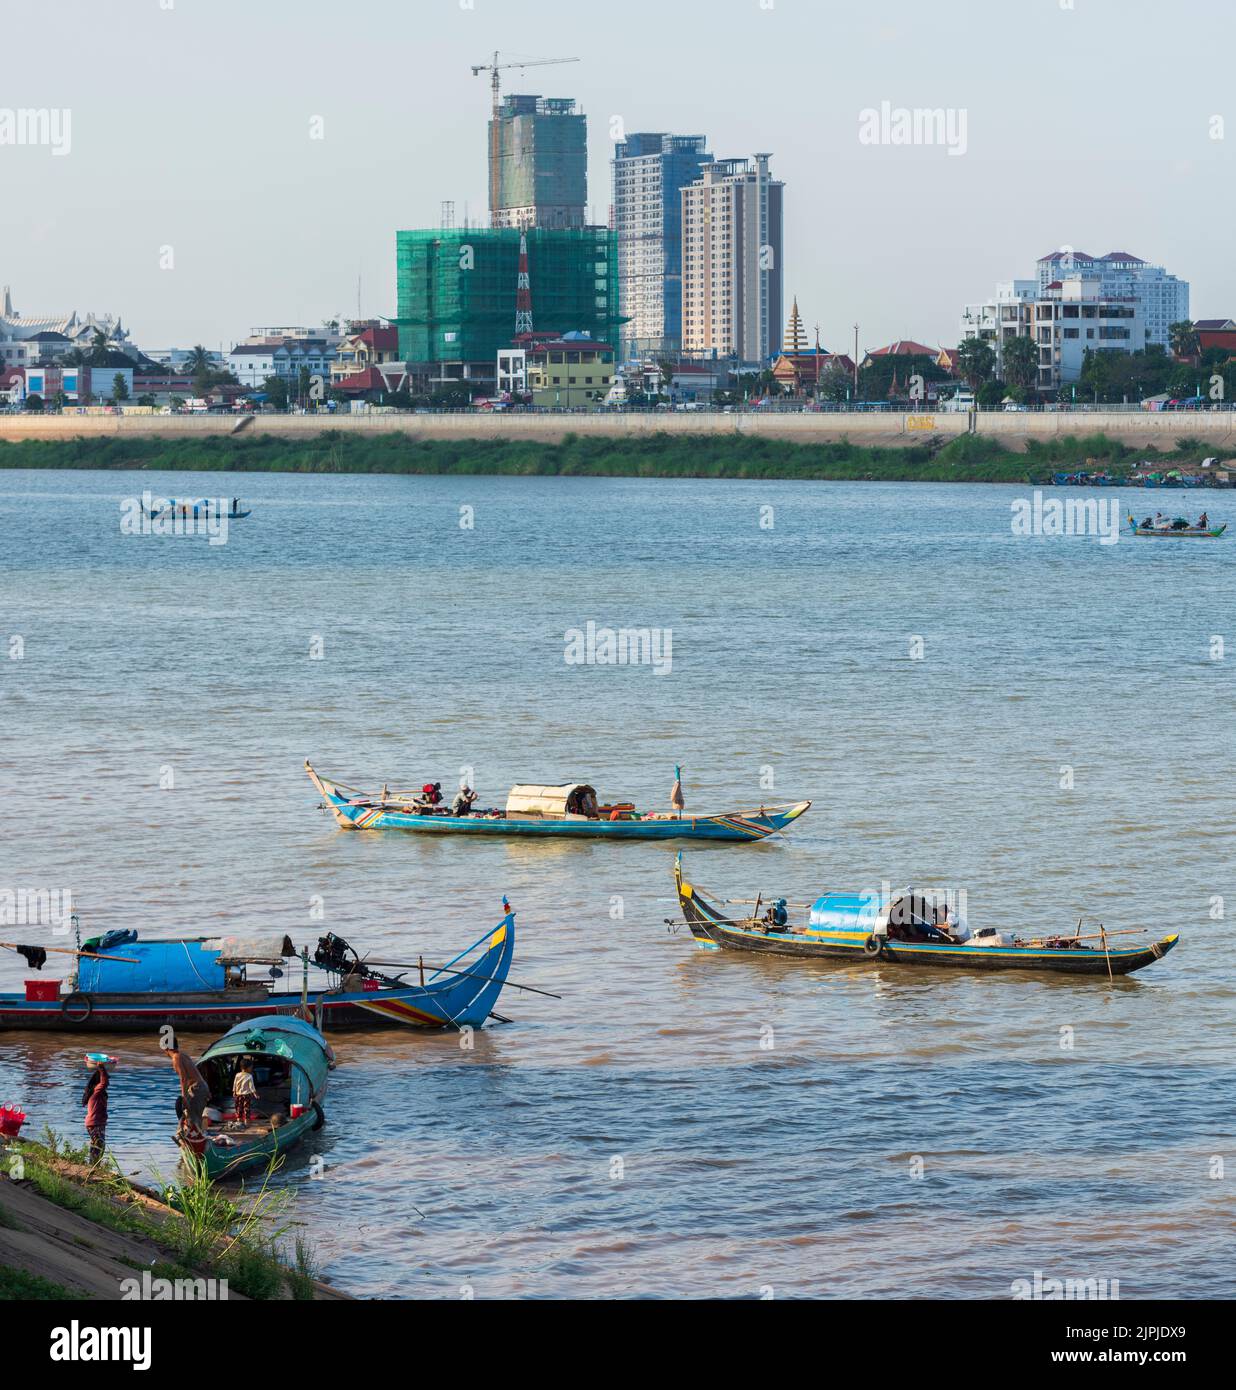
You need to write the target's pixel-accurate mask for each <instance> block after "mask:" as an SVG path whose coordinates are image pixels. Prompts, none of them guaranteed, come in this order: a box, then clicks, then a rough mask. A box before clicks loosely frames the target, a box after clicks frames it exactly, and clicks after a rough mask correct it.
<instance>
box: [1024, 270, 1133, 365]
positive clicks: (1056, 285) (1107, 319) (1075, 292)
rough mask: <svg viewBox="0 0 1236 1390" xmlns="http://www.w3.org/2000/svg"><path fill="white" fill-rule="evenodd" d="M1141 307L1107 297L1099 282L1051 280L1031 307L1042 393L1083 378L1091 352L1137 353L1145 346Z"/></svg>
mask: <svg viewBox="0 0 1236 1390" xmlns="http://www.w3.org/2000/svg"><path fill="white" fill-rule="evenodd" d="M1142 312H1143V310H1142V304H1141V302H1140V301H1139V300H1137V299H1134V298H1121V297H1117V296H1114V295H1111V294H1108V293H1107V292H1106V291H1105V290H1104V288H1103V281H1102V280H1101V279H1099V278H1097V277H1096V278H1094V279H1088V278H1085V277H1079V276H1070V277H1069V278H1068V279H1067V280H1053V281H1052V282H1051V283H1050V284H1048V285H1047V286H1046V288H1045V289H1043V290H1042V291H1040V294H1039V296H1038V298H1037V299H1036V300H1035V301H1034V304H1033V306H1032V313H1031V320H1030V336H1031V337H1032V338H1033V339H1034V342H1035V343H1036V345H1037V346H1038V349H1039V379H1038V383H1037V385H1038V388H1039V390H1041V391H1043V390H1059V389H1060V388H1061V387H1062V386H1066V385H1069V384H1071V383H1073V382H1075V381H1076V380H1077V379H1078V377H1079V376H1080V375H1081V370H1082V367H1083V365H1084V364H1085V359H1086V353H1087V352H1136V351H1138V349H1140V348H1143V347H1145V345H1146V341H1147V339H1146V325H1145V320H1144V319H1143V317H1142Z"/></svg>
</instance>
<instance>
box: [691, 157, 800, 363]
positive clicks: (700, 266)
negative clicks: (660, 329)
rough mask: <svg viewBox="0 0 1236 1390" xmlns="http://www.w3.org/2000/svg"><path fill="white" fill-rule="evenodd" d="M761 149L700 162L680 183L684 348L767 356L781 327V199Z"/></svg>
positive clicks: (753, 359)
mask: <svg viewBox="0 0 1236 1390" xmlns="http://www.w3.org/2000/svg"><path fill="white" fill-rule="evenodd" d="M769 158H770V156H769V155H767V154H756V155H752V156H751V158H750V159H723V160H717V161H715V162H714V163H711V164H706V165H704V166H703V168H702V169H701V170H700V176H699V178H698V179H696V181H695V182H694V183H691V184H688V185H687V186H686V187H685V188H683V190H682V247H683V260H682V351H683V355H684V356H686V357H730V358H734V359H736V360H737V361H739V362H744V363H761V362H765V361H767V359H768V358H769V357H770V356H771V354H772V353H773V352H774V350H775V349H776V346H777V341H778V335H779V333H780V331H781V313H782V309H781V304H782V269H781V243H782V203H783V196H782V195H783V193H784V189H785V185H784V184H783V183H781V182H780V181H779V180H777V179H773V178H771V177H770V176H769V172H768V161H769Z"/></svg>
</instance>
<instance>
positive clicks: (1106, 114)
mask: <svg viewBox="0 0 1236 1390" xmlns="http://www.w3.org/2000/svg"><path fill="white" fill-rule="evenodd" d="M1234 41H1236V3H1234V0H1175V2H1174V3H1172V4H1170V5H1169V4H1165V3H1163V0H879V3H873V2H872V0H867V3H856V0H844V3H843V0H621V3H609V2H608V0H349V3H347V4H332V3H327V2H326V0H39V3H38V4H30V3H29V0H0V73H3V77H2V78H0V285H2V284H8V285H10V286H11V287H12V295H13V302H14V305H15V307H16V308H17V309H18V310H19V311H20V312H21V313H24V314H53V313H55V314H59V313H67V312H68V311H69V310H71V309H76V310H78V311H79V312H85V311H87V310H94V311H95V312H99V313H103V312H109V313H119V314H121V315H122V316H123V319H124V322H125V324H126V326H127V327H129V328H130V329H131V331H132V332H133V335H134V338H135V340H136V341H137V342H138V343H139V344H140V345H141V346H143V347H147V348H159V347H172V346H188V345H192V344H193V343H196V342H203V343H205V344H206V345H207V346H209V347H220V346H223V347H229V346H231V344H232V343H233V342H234V341H236V340H237V339H238V338H241V337H244V336H245V335H246V334H247V333H248V331H249V329H250V328H251V327H253V326H257V325H267V324H299V323H307V324H318V323H321V321H322V320H323V319H325V318H328V317H332V316H334V315H336V314H339V313H342V314H344V315H346V316H353V315H355V314H356V313H357V310H358V307H359V310H360V312H361V314H363V315H364V316H366V317H369V316H378V315H382V314H393V313H394V312H395V265H394V261H395V232H396V230H397V229H399V228H404V227H423V226H430V227H432V226H437V225H439V224H440V219H441V208H442V203H443V201H444V200H446V199H450V200H453V201H454V204H455V216H456V219H457V220H458V221H462V220H463V219H464V217H465V214H466V215H467V216H469V217H470V218H471V219H472V220H473V221H474V222H476V223H480V224H482V225H483V224H484V220H485V218H486V214H487V208H486V120H487V118H488V114H489V105H490V92H489V82H488V74H482V75H481V76H480V77H475V76H473V75H472V73H471V71H470V66H471V64H473V63H484V62H488V61H490V59H491V55H492V53H493V51H494V50H495V49H497V50H498V51H499V52H500V53H501V54H502V60H503V61H508V60H510V59H512V58H518V57H522V58H530V57H540V58H551V57H552V58H565V57H575V58H578V59H579V61H578V62H575V63H570V64H564V65H562V66H559V67H546V68H529V69H527V70H526V71H525V72H523V73H522V74H521V72H520V71H519V69H511V70H508V71H506V72H504V73H503V74H502V78H503V89H504V91H508V92H538V93H541V94H542V95H547V96H573V97H575V98H576V99H577V100H578V102H579V103H580V107H581V109H582V110H583V111H584V112H585V113H586V115H587V117H588V134H589V202H590V205H591V208H592V211H593V216H594V217H595V218H596V220H598V221H605V220H608V216H609V203H610V163H609V161H610V157H611V154H612V149H613V135H614V134H617V135H619V136H621V134H622V133H623V132H627V133H629V132H634V131H639V130H669V131H672V132H675V133H678V134H703V135H706V136H707V137H708V142H709V148H710V149H711V151H712V152H713V154H714V155H716V156H718V157H723V158H724V157H736V156H741V155H746V154H750V153H753V152H755V151H757V150H758V151H764V150H766V151H771V153H772V161H771V164H772V171H773V173H774V175H775V176H776V177H778V178H781V179H783V180H784V182H785V185H786V191H785V200H786V202H785V207H786V226H785V245H784V253H783V264H784V270H785V293H786V303H787V306H788V304H789V301H790V299H791V298H792V297H797V299H798V304H799V308H800V310H801V313H802V317H803V320H804V322H805V324H806V325H807V326H808V329H809V331H811V330H812V329H813V328H814V326H815V325H817V324H818V325H819V329H820V336H821V341H822V343H823V344H824V346H825V347H827V348H830V349H832V350H834V351H848V350H851V349H852V348H853V344H854V325H855V324H856V323H857V324H858V325H859V345H860V348H861V349H862V350H864V351H865V350H867V349H868V348H871V347H875V346H879V345H881V344H883V343H886V342H889V341H891V340H892V339H894V338H915V339H918V340H920V341H923V342H926V343H929V344H943V345H951V344H955V343H956V342H957V341H958V337H959V320H960V316H961V313H962V310H963V307H964V305H965V304H966V303H969V302H974V301H978V300H981V299H983V298H985V297H987V296H988V295H990V293H991V292H992V290H993V289H994V286H995V284H996V282H997V281H1001V280H1010V279H1013V278H1020V277H1025V278H1029V277H1031V276H1033V274H1034V263H1035V261H1036V260H1037V258H1038V257H1040V256H1042V255H1045V254H1047V253H1048V252H1050V251H1052V250H1054V249H1056V248H1058V247H1073V248H1075V249H1078V250H1082V251H1087V252H1089V253H1091V254H1092V255H1101V254H1103V253H1104V252H1107V251H1110V250H1121V251H1131V252H1133V253H1134V254H1136V255H1139V256H1142V257H1143V258H1144V259H1146V260H1149V261H1153V262H1155V263H1158V264H1163V265H1165V266H1166V267H1167V269H1168V270H1169V271H1172V272H1173V273H1175V274H1177V275H1179V276H1181V277H1182V278H1184V279H1187V280H1189V281H1190V282H1191V284H1192V300H1191V308H1192V313H1193V316H1194V317H1195V318H1217V317H1227V316H1229V315H1231V316H1236V285H1233V269H1232V267H1233V257H1232V254H1231V251H1230V244H1231V228H1232V226H1233V225H1236V216H1234V214H1236V179H1234V177H1233V173H1234V168H1233V148H1234V146H1236V84H1234V83H1233V82H1232V81H1231V80H1230V69H1231V61H1232V53H1233V52H1234V51H1236V42H1234ZM882 103H888V107H887V110H888V113H889V116H888V118H887V120H886V121H885V122H884V123H883V125H881V123H880V122H879V121H878V120H877V121H876V122H875V123H874V124H873V123H872V118H871V117H869V116H868V117H864V114H863V113H864V112H870V111H876V112H879V111H880V110H881V107H882ZM31 108H33V109H45V110H48V111H54V112H65V111H67V112H68V113H69V124H68V127H67V131H68V137H69V138H68V139H67V140H65V139H64V138H63V134H64V127H63V124H62V125H61V127H60V137H61V138H59V139H57V141H56V143H55V144H54V145H48V144H45V145H37V144H36V145H31V144H17V143H13V140H14V138H15V133H14V132H15V127H14V126H13V124H12V121H11V120H10V122H9V124H8V125H7V127H6V123H5V117H6V112H7V113H12V112H15V111H17V110H19V109H31ZM915 109H931V110H942V111H945V112H946V113H949V121H950V124H949V126H948V127H947V128H946V130H945V138H946V142H947V143H943V144H942V143H926V142H925V141H924V140H922V139H920V141H919V143H915V144H895V143H890V141H889V137H890V136H891V135H892V134H893V133H895V124H894V123H895V121H896V119H897V116H896V113H897V112H899V111H913V110H915ZM61 120H62V121H63V118H61ZM6 129H7V131H8V136H7V138H6ZM928 133H930V132H920V134H921V135H923V134H928ZM58 150H62V151H63V152H62V153H58V152H57V151H58ZM358 280H359V298H358Z"/></svg>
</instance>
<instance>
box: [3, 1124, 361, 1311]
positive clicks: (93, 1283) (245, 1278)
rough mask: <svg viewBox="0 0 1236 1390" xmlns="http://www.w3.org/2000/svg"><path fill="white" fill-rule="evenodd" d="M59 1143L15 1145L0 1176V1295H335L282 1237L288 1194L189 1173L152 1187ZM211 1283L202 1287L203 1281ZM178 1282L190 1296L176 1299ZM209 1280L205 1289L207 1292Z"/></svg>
mask: <svg viewBox="0 0 1236 1390" xmlns="http://www.w3.org/2000/svg"><path fill="white" fill-rule="evenodd" d="M83 1158H84V1155H83V1154H82V1153H81V1152H80V1151H79V1150H73V1149H70V1148H69V1147H67V1146H66V1145H64V1144H63V1143H61V1142H60V1141H58V1140H57V1139H56V1138H55V1136H54V1135H49V1136H48V1142H47V1143H44V1144H36V1143H32V1142H25V1141H23V1142H14V1143H12V1144H10V1146H9V1149H8V1152H7V1154H6V1156H5V1163H4V1167H3V1170H2V1171H0V1300H10V1299H40V1300H44V1299H52V1300H56V1299H81V1298H87V1299H121V1298H124V1297H126V1296H129V1297H132V1296H134V1295H133V1293H132V1291H131V1290H132V1288H133V1287H135V1286H136V1285H137V1284H139V1283H140V1282H141V1281H143V1280H145V1281H147V1282H150V1281H161V1284H159V1283H157V1284H153V1285H152V1287H153V1288H155V1289H156V1290H160V1289H162V1288H166V1290H168V1291H169V1292H162V1291H156V1292H154V1293H153V1295H152V1294H151V1293H146V1294H145V1295H144V1296H146V1297H151V1296H154V1297H186V1296H188V1297H193V1296H195V1297H198V1298H203V1297H223V1298H244V1299H307V1300H318V1299H331V1298H345V1297H346V1295H344V1294H341V1293H338V1292H337V1291H336V1290H334V1289H331V1288H330V1287H329V1286H328V1285H326V1284H323V1283H321V1281H320V1280H319V1279H318V1278H317V1272H316V1269H315V1267H314V1260H313V1254H312V1251H311V1250H310V1249H309V1247H308V1246H306V1245H305V1244H304V1242H303V1241H300V1240H294V1241H293V1248H292V1252H291V1258H290V1259H287V1258H284V1253H283V1251H282V1249H281V1246H280V1244H279V1242H280V1241H281V1239H282V1237H283V1236H284V1235H285V1234H286V1231H287V1226H286V1224H284V1225H280V1217H281V1216H282V1215H286V1209H287V1204H288V1200H289V1199H288V1198H287V1197H286V1195H285V1194H284V1193H274V1192H272V1191H271V1190H270V1188H269V1187H268V1186H267V1184H266V1183H261V1182H259V1184H258V1186H257V1187H256V1188H253V1187H250V1189H249V1190H248V1191H247V1192H245V1194H244V1195H243V1196H240V1195H238V1194H237V1193H236V1192H235V1191H232V1192H228V1191H226V1190H224V1189H221V1188H219V1187H218V1186H217V1185H216V1184H214V1183H211V1182H210V1181H209V1180H207V1179H205V1178H204V1177H202V1176H201V1175H200V1174H199V1175H190V1176H189V1178H188V1179H187V1180H186V1181H184V1182H182V1183H179V1184H176V1185H174V1186H172V1187H169V1188H168V1189H167V1191H165V1192H162V1193H159V1192H155V1191H153V1190H151V1189H150V1188H147V1187H143V1186H141V1185H140V1184H137V1183H133V1182H130V1181H129V1180H128V1179H127V1178H126V1177H125V1176H124V1175H123V1174H122V1173H121V1172H120V1171H119V1170H118V1169H117V1168H116V1167H115V1165H114V1164H112V1163H110V1161H107V1162H105V1163H103V1164H100V1165H99V1167H98V1168H96V1169H90V1168H88V1167H87V1166H86V1165H85V1163H84V1162H83V1161H82V1160H83ZM208 1281H209V1282H208ZM177 1287H179V1288H180V1289H181V1290H182V1291H183V1290H184V1289H185V1288H186V1287H192V1288H194V1289H196V1290H199V1291H198V1292H196V1293H195V1294H185V1293H184V1292H181V1293H178V1294H175V1293H172V1292H170V1290H172V1289H175V1288H177ZM208 1287H212V1288H213V1290H214V1292H211V1293H207V1292H205V1291H204V1290H206V1289H207V1288H208Z"/></svg>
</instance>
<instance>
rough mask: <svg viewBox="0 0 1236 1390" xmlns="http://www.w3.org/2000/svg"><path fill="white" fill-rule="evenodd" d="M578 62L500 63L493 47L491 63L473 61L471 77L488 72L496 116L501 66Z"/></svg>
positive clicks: (572, 60) (535, 60)
mask: <svg viewBox="0 0 1236 1390" xmlns="http://www.w3.org/2000/svg"><path fill="white" fill-rule="evenodd" d="M578 62H579V59H578V58H525V59H524V61H523V62H522V63H521V62H510V63H500V62H499V61H498V52H497V50H496V49H495V50H494V60H493V62H492V63H473V64H472V76H473V77H479V76H480V75H481V73H483V72H487V73H489V74H490V78H489V85H490V88H491V89H492V91H493V94H494V115H495V117H496V116H497V114H498V106H499V104H500V102H501V93H500V91H499V86H498V74H499V72H501V71H502V69H503V68H543V67H548V66H549V65H550V64H551V63H578Z"/></svg>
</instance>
